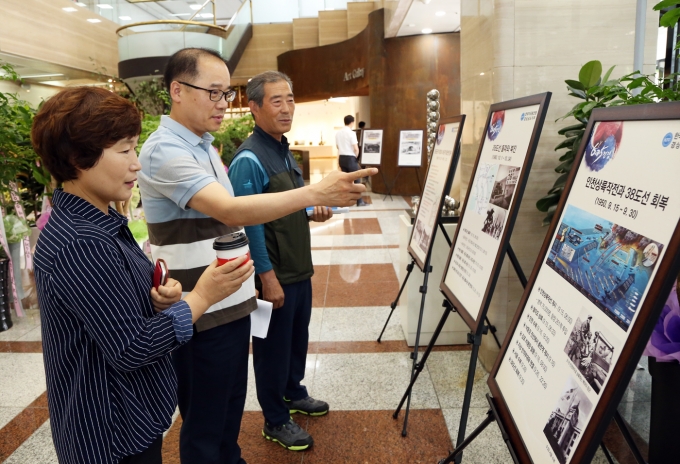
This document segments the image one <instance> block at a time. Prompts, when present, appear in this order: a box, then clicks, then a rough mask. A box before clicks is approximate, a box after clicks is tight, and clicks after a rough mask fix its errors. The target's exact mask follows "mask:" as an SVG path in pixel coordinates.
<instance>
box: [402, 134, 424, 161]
mask: <svg viewBox="0 0 680 464" xmlns="http://www.w3.org/2000/svg"><path fill="white" fill-rule="evenodd" d="M422 155H423V131H422V130H403V131H400V132H399V159H398V162H397V165H398V166H399V167H411V168H413V167H416V168H419V167H420V166H421V165H422Z"/></svg>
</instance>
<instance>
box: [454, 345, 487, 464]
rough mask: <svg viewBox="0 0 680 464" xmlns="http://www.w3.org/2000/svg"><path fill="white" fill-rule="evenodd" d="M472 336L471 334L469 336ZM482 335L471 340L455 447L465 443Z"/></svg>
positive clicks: (457, 461) (456, 459)
mask: <svg viewBox="0 0 680 464" xmlns="http://www.w3.org/2000/svg"><path fill="white" fill-rule="evenodd" d="M471 335H472V334H471ZM481 341H482V334H478V335H474V338H473V340H472V352H471V353H470V365H469V366H468V376H467V382H466V383H465V394H464V396H463V408H462V409H461V411H460V424H459V426H458V438H457V440H456V445H457V446H460V445H461V444H462V443H463V442H464V441H465V429H466V428H467V420H468V416H469V415H470V403H471V401H472V389H473V388H474V382H475V371H476V370H477V357H478V356H479V346H480V345H481ZM462 457H463V455H462V453H460V454H458V456H456V457H455V462H456V464H458V463H460V460H461V459H462Z"/></svg>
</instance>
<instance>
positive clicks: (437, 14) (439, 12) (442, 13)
mask: <svg viewBox="0 0 680 464" xmlns="http://www.w3.org/2000/svg"><path fill="white" fill-rule="evenodd" d="M445 14H446V11H437V12H436V13H435V14H434V15H435V16H444V15H445Z"/></svg>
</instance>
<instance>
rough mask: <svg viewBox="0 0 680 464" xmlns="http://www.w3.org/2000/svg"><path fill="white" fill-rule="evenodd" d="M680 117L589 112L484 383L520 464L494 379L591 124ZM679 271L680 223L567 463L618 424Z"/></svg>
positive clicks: (582, 456) (523, 452)
mask: <svg viewBox="0 0 680 464" xmlns="http://www.w3.org/2000/svg"><path fill="white" fill-rule="evenodd" d="M679 115H680V103H679V102H670V103H656V104H650V105H637V106H632V107H616V108H607V109H596V110H594V111H593V114H592V116H591V118H590V120H589V121H588V125H587V127H586V130H585V135H584V137H583V140H582V142H581V146H580V147H579V150H578V153H577V154H576V158H575V160H574V167H573V168H572V170H571V172H570V174H569V177H568V179H567V183H566V185H565V187H564V192H563V194H562V198H561V199H560V202H559V204H558V206H557V209H556V211H555V215H554V217H553V220H552V222H551V224H550V228H549V231H548V233H547V235H546V238H545V240H544V242H543V245H542V247H541V250H540V252H539V254H538V258H537V261H536V263H535V265H534V268H533V271H532V273H531V276H530V277H529V282H528V285H527V287H526V289H525V291H524V293H523V295H522V298H521V300H520V303H519V306H518V309H517V311H516V312H515V315H514V317H513V320H512V322H511V324H510V328H509V330H508V333H507V336H506V338H505V341H504V342H503V346H502V347H501V351H500V353H499V355H498V357H497V358H496V362H495V363H494V366H493V369H492V370H491V373H490V375H489V379H488V382H487V383H488V385H489V389H490V390H491V394H492V395H493V398H494V402H495V405H496V408H497V411H498V418H499V420H500V422H502V424H503V426H504V429H505V430H506V431H507V434H508V436H509V440H510V442H511V444H512V447H513V449H514V450H515V452H516V453H517V456H518V458H519V462H522V463H530V462H533V461H532V459H531V457H530V455H529V451H528V449H527V447H526V445H525V443H524V441H523V439H522V437H521V435H520V431H519V429H518V427H517V425H516V424H515V421H514V419H513V417H512V413H511V412H510V409H509V407H508V405H507V403H506V401H505V398H504V396H503V392H502V391H501V387H500V385H499V384H498V382H497V381H496V375H497V374H498V371H499V369H500V366H501V364H502V362H503V360H504V359H505V355H506V354H507V353H508V347H509V344H510V343H511V340H512V338H513V335H514V333H515V331H516V330H517V328H518V324H519V321H520V318H521V316H522V314H523V312H524V310H525V308H526V305H527V301H528V299H529V297H530V293H531V290H532V289H533V287H534V285H535V283H536V279H537V276H538V274H539V271H540V270H541V268H542V267H543V265H544V262H545V257H546V253H547V252H548V250H549V248H550V246H551V242H552V240H553V237H554V234H555V231H556V229H557V227H558V225H559V222H560V218H561V217H562V213H563V211H564V209H565V207H566V205H567V203H568V200H569V196H570V193H571V191H572V188H573V186H574V181H575V179H576V176H577V173H578V172H579V170H580V167H581V161H582V159H583V156H584V151H585V148H586V146H587V144H588V143H589V140H590V134H591V133H592V132H593V127H594V125H595V123H597V122H605V121H624V122H625V121H645V120H650V121H653V120H676V121H677V120H679V119H680V116H679ZM679 271H680V221H679V222H678V223H677V224H676V225H675V229H674V233H673V235H672V237H671V239H670V241H669V242H668V245H667V250H666V252H665V254H664V256H663V258H662V259H661V261H660V262H659V263H658V270H657V272H656V274H655V277H654V279H653V280H652V282H651V283H650V284H649V288H648V293H647V296H646V298H645V300H644V301H643V302H642V304H641V305H640V307H639V309H638V310H637V311H638V315H637V318H636V319H635V320H634V321H633V323H631V326H630V329H629V331H630V334H629V335H628V338H627V339H626V341H625V343H624V344H623V347H622V348H621V354H620V356H619V358H618V362H617V363H616V364H615V365H614V366H613V369H612V371H611V373H610V374H609V380H608V382H607V384H606V386H605V387H604V389H603V390H602V391H601V392H600V399H599V401H598V403H597V405H596V406H595V407H594V410H593V413H592V415H591V417H590V420H589V422H588V424H587V425H586V426H585V429H584V430H583V431H582V435H581V436H582V438H581V439H580V442H579V444H578V445H577V446H576V448H575V450H574V451H573V454H572V455H571V457H570V463H585V462H590V460H591V459H592V457H593V456H594V454H595V452H596V451H597V447H598V446H599V443H600V442H601V440H602V438H603V436H604V433H605V431H606V428H607V426H608V425H609V423H610V422H611V420H612V418H616V414H615V413H616V410H617V406H618V404H619V403H620V401H621V399H622V397H623V395H624V393H625V390H626V388H627V386H628V382H629V381H630V379H631V377H632V376H633V374H634V372H635V370H636V368H637V361H638V360H639V359H640V357H641V355H642V353H643V351H644V349H645V346H646V344H647V341H648V340H649V337H650V335H651V333H652V331H653V329H654V326H655V325H656V323H657V320H658V317H659V314H660V313H661V310H662V308H663V306H664V303H665V300H666V299H665V296H666V295H668V293H669V292H670V291H671V288H672V286H673V283H674V281H675V279H676V276H677V275H678V272H679Z"/></svg>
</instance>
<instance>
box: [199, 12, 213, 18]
mask: <svg viewBox="0 0 680 464" xmlns="http://www.w3.org/2000/svg"><path fill="white" fill-rule="evenodd" d="M199 16H200V17H201V18H212V17H213V14H212V13H202V14H200V15H199Z"/></svg>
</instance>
